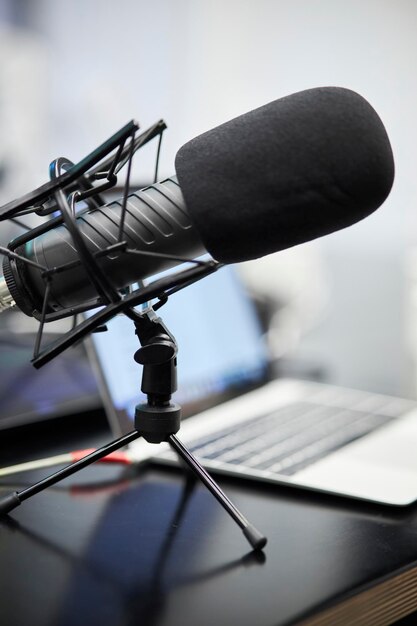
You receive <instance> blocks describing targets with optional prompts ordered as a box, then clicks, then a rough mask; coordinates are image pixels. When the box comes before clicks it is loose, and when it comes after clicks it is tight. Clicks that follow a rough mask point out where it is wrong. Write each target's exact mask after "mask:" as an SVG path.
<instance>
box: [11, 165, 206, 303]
mask: <svg viewBox="0 0 417 626" xmlns="http://www.w3.org/2000/svg"><path fill="white" fill-rule="evenodd" d="M122 204H123V200H122V199H119V200H116V201H113V202H110V203H109V204H106V205H104V206H102V207H100V208H98V209H90V210H84V211H80V213H79V214H78V216H77V219H76V221H77V228H78V230H79V232H80V234H81V236H82V237H83V240H84V242H85V244H86V246H87V248H88V250H89V251H90V252H91V253H92V254H95V253H97V252H100V251H102V250H105V249H106V248H107V247H108V246H111V245H113V244H115V243H117V242H118V237H119V228H120V221H121V215H122ZM123 239H124V240H125V241H126V243H127V245H128V248H130V249H132V250H136V251H143V252H146V251H148V252H157V253H158V254H161V255H163V254H166V255H173V256H183V257H187V258H192V259H193V258H196V257H198V256H201V255H202V254H204V253H205V252H206V250H205V248H204V245H203V243H202V242H201V239H200V237H199V235H198V233H197V231H196V229H195V227H194V226H193V224H192V222H191V220H190V217H189V215H188V212H187V209H186V207H185V203H184V198H183V194H182V192H181V189H180V186H179V184H178V182H177V179H176V177H175V176H173V177H171V178H168V179H166V180H164V181H162V182H160V183H157V184H154V185H151V186H149V187H145V188H143V189H141V190H140V191H138V192H135V193H132V194H130V195H129V196H128V198H127V205H126V215H125V222H124V229H123ZM15 252H16V253H17V254H19V255H21V256H23V257H25V258H26V259H28V260H30V261H34V262H36V263H38V264H40V265H42V266H43V267H46V268H49V269H51V268H54V267H57V266H59V265H62V264H63V263H74V262H76V261H77V260H78V252H77V250H76V248H75V246H74V243H73V241H72V237H71V234H70V233H69V231H68V229H67V227H66V226H65V225H64V224H61V225H59V226H57V227H55V228H54V229H52V230H49V231H47V232H46V233H44V234H42V235H39V236H38V237H36V238H35V239H33V240H31V241H29V242H28V243H27V244H25V245H24V246H20V247H18V248H16V250H15ZM99 264H100V267H101V269H102V270H103V271H104V273H105V274H106V276H107V277H108V278H109V279H110V281H111V282H112V284H113V285H114V286H115V287H116V288H117V289H123V288H125V287H127V286H128V285H132V284H133V283H136V282H138V281H140V280H143V279H145V278H147V277H149V276H151V275H153V274H157V273H159V272H162V271H164V270H166V269H169V268H171V267H173V266H175V265H177V264H178V261H175V260H171V259H167V258H163V257H158V256H151V255H150V256H146V255H134V254H132V255H126V254H123V252H120V251H115V252H113V253H109V254H108V255H105V256H103V257H101V258H100V259H99ZM3 272H4V278H5V281H6V284H7V289H8V291H9V293H10V295H11V297H12V298H13V300H14V301H15V303H16V304H17V306H18V307H19V308H20V309H21V310H22V311H23V312H24V313H26V314H27V315H32V312H33V311H40V310H41V309H42V303H43V298H44V294H45V280H44V278H43V277H42V272H41V271H40V270H39V269H38V268H36V267H34V266H32V265H28V264H26V263H24V262H22V261H19V260H15V259H12V260H11V259H9V258H8V257H6V258H5V259H4V263H3ZM48 302H49V309H48V311H47V313H49V312H54V311H59V310H60V309H65V308H70V307H73V306H76V305H79V304H83V305H84V304H85V305H86V306H88V305H91V307H93V306H96V305H97V304H99V301H98V296H97V292H96V291H95V289H94V287H93V285H92V284H91V282H90V281H89V279H88V277H87V274H86V271H85V269H84V267H83V265H82V264H78V265H76V267H74V268H72V269H67V270H65V273H64V274H57V275H53V276H52V280H51V287H50V295H49V299H48Z"/></svg>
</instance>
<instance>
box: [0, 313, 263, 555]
mask: <svg viewBox="0 0 417 626" xmlns="http://www.w3.org/2000/svg"><path fill="white" fill-rule="evenodd" d="M134 324H135V327H136V335H137V336H138V339H139V341H140V344H141V347H140V348H139V350H138V351H137V352H136V354H135V355H134V358H135V361H136V362H137V363H140V364H141V365H143V374H142V386H141V389H142V391H143V392H144V393H145V394H146V396H147V402H146V403H144V404H140V405H138V406H137V407H136V411H135V429H134V430H133V431H131V432H130V433H128V434H126V435H123V436H122V437H120V438H118V439H116V440H115V441H112V442H111V443H108V444H106V445H104V446H103V447H101V448H99V449H97V450H95V451H94V452H92V453H91V454H88V455H86V456H85V457H84V458H82V459H81V460H79V461H76V462H74V463H72V464H71V465H68V466H67V467H65V468H63V469H62V470H59V471H57V472H55V473H54V474H52V475H50V476H48V477H47V478H44V479H43V480H41V481H39V482H37V483H35V484H34V485H32V486H30V487H27V488H26V489H23V490H22V491H19V492H18V491H15V492H12V493H10V494H7V495H6V496H4V497H3V498H0V516H1V515H5V514H7V513H9V512H10V511H12V510H13V509H15V508H16V507H17V506H19V505H20V504H21V503H22V502H23V501H24V500H27V499H28V498H30V497H32V496H34V495H35V494H37V493H39V492H40V491H43V490H44V489H46V488H48V487H50V486H51V485H54V484H55V483H57V482H58V481H60V480H63V479H64V478H67V477H68V476H71V475H72V474H74V473H75V472H78V471H79V470H81V469H83V468H84V467H87V466H88V465H90V464H91V463H94V461H97V460H98V459H101V458H102V457H104V456H107V455H108V454H110V453H111V452H114V451H115V450H118V449H119V448H122V447H124V446H126V445H127V444H129V443H131V442H132V441H134V440H135V439H138V438H139V437H143V438H144V439H145V440H146V441H148V442H149V443H151V444H159V443H162V442H164V441H166V442H168V443H169V445H170V446H171V448H172V449H173V450H174V451H175V452H176V453H177V455H178V456H179V457H180V459H181V460H182V461H183V462H184V463H185V464H186V465H187V467H188V468H189V469H190V470H191V471H192V472H193V473H194V474H195V476H196V477H197V478H199V479H200V480H201V482H202V483H203V484H204V485H205V486H206V487H207V489H208V490H209V491H210V492H211V493H212V494H213V496H214V497H215V498H216V499H217V500H218V502H219V503H220V504H221V505H222V506H223V508H224V509H225V510H226V511H227V513H228V514H229V515H230V516H231V517H232V519H233V520H234V521H235V522H236V523H237V525H238V526H239V527H240V528H241V530H242V532H243V534H244V536H245V537H246V539H247V540H248V542H249V543H250V545H251V546H252V548H253V549H254V550H262V548H263V547H264V546H265V545H266V542H267V539H266V537H265V536H264V535H263V534H262V533H261V532H260V531H259V530H257V529H256V528H255V527H254V526H253V525H252V524H251V523H250V522H249V521H248V520H247V519H246V518H245V517H244V515H242V513H241V512H240V511H239V510H238V509H237V508H236V506H235V505H234V504H233V503H232V502H231V501H230V500H229V498H228V497H227V496H226V495H225V493H224V492H223V491H222V490H221V488H220V487H219V485H218V484H217V483H216V482H215V480H214V479H213V478H212V477H211V476H210V474H209V473H208V472H207V471H206V470H205V469H204V467H203V466H202V465H201V464H200V462H199V461H198V460H197V459H196V458H195V456H194V455H193V454H192V453H191V452H190V451H189V450H188V449H187V448H186V446H184V444H183V443H182V442H181V441H180V440H179V439H178V437H177V436H176V433H177V432H178V431H179V429H180V421H181V407H180V406H179V405H178V404H176V403H174V402H171V397H172V394H173V393H174V392H175V391H176V389H177V358H176V356H177V351H178V347H177V343H176V341H175V338H174V337H173V336H172V334H171V333H170V332H169V331H168V329H167V328H166V326H165V324H164V323H163V322H162V320H161V319H160V318H159V317H157V316H156V314H155V312H154V311H153V309H152V308H150V309H148V310H147V311H146V313H144V314H143V315H136V316H135V319H134Z"/></svg>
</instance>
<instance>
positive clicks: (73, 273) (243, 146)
mask: <svg viewBox="0 0 417 626" xmlns="http://www.w3.org/2000/svg"><path fill="white" fill-rule="evenodd" d="M175 169H176V174H177V177H178V180H177V179H176V178H175V177H172V178H169V179H167V180H165V181H163V182H162V183H158V184H155V185H152V186H150V187H147V188H145V189H143V190H141V191H139V192H137V193H134V194H131V195H130V196H129V197H128V203H127V214H126V222H125V226H124V233H123V237H124V239H125V240H126V241H127V244H128V248H129V249H133V250H136V251H138V252H140V251H148V252H156V253H162V254H171V255H173V256H178V257H188V258H191V259H192V258H196V257H198V256H200V255H202V254H204V253H205V252H209V253H210V254H211V256H212V257H213V258H214V259H216V260H217V261H220V262H222V263H235V262H240V261H246V260H250V259H255V258H258V257H261V256H264V255H266V254H270V253H272V252H276V251H279V250H283V249H285V248H289V247H291V246H295V245H298V244H300V243H303V242H305V241H309V240H311V239H315V238H316V237H320V236H322V235H326V234H328V233H331V232H333V231H336V230H339V229H341V228H345V227H346V226H350V225H351V224H353V223H355V222H357V221H359V220H361V219H363V218H364V217H366V216H367V215H369V214H370V213H372V212H373V211H374V210H375V209H376V208H378V207H379V206H380V205H381V204H382V203H383V202H384V200H385V199H386V197H387V196H388V194H389V192H390V189H391V186H392V183H393V179H394V161H393V155H392V150H391V146H390V143H389V139H388V136H387V133H386V131H385V128H384V126H383V124H382V122H381V120H380V118H379V117H378V115H377V113H376V112H375V110H374V109H373V108H372V107H371V105H370V104H369V103H368V102H367V101H366V100H365V99H364V98H362V97H361V96H360V95H358V94H357V93H355V92H353V91H350V90H348V89H343V88H339V87H320V88H316V89H309V90H306V91H302V92H299V93H296V94H293V95H291V96H287V97H285V98H281V99H279V100H276V101H274V102H271V103H269V104H267V105H265V106H263V107H260V108H258V109H255V110H254V111H251V112H249V113H247V114H245V115H241V116H240V117H237V118H235V119H233V120H231V121H229V122H227V123H226V124H222V125H221V126H219V127H217V128H215V129H213V130H211V131H208V132H207V133H204V134H202V135H200V136H199V137H196V138H195V139H193V140H191V141H189V142H188V143H187V144H185V145H184V146H183V147H182V148H180V150H179V151H178V153H177V156H176V161H175ZM121 212H122V202H121V201H117V202H111V203H109V204H107V205H105V206H103V207H101V208H99V209H90V210H86V211H82V212H80V213H79V214H78V216H77V225H78V228H79V231H80V233H81V236H82V238H83V240H84V242H85V244H86V246H87V247H88V248H89V250H90V251H91V252H92V253H93V254H94V253H97V252H99V253H100V252H101V251H104V250H105V249H106V248H107V247H108V246H109V245H112V244H114V243H117V241H118V240H119V228H120V218H121ZM16 252H17V253H18V254H19V255H22V256H23V257H26V258H27V259H29V260H33V261H35V262H37V263H39V264H40V265H42V266H43V267H46V268H48V269H52V268H54V267H56V266H59V265H62V264H63V263H72V262H74V263H75V265H76V266H75V267H73V268H71V269H66V270H65V272H61V273H57V274H53V275H52V277H51V284H50V297H49V298H48V306H49V309H48V311H46V312H59V311H60V310H63V309H66V308H70V307H72V306H76V305H83V306H84V305H85V306H86V308H88V307H90V308H93V307H94V306H95V305H97V304H100V301H99V298H98V294H97V293H96V291H95V288H94V287H93V286H92V284H91V283H90V281H89V279H88V276H87V273H86V271H85V270H84V268H83V267H82V265H81V264H80V263H78V265H77V260H78V254H77V251H76V249H75V247H74V245H73V242H72V239H71V236H70V233H69V232H68V230H67V228H66V226H65V225H60V226H57V227H55V228H54V229H52V230H50V231H48V232H47V233H44V234H42V235H39V236H38V237H35V238H34V239H33V240H32V241H30V242H29V243H27V244H25V245H24V246H22V249H16ZM97 262H98V263H99V265H100V268H101V270H102V271H103V272H104V273H105V274H106V276H107V277H108V278H109V280H110V281H111V283H112V284H113V286H114V287H116V288H117V289H122V288H124V287H126V286H128V285H130V284H134V283H136V282H138V281H140V280H142V279H144V278H146V277H148V276H150V275H152V274H156V273H158V272H160V271H162V270H164V269H167V268H169V267H172V266H174V265H176V264H178V263H179V262H180V261H178V260H170V261H169V260H167V259H161V258H158V257H157V255H156V256H155V257H151V256H148V257H147V256H140V255H133V254H123V253H122V252H109V253H108V254H103V255H100V256H99V257H98V258H97ZM4 278H5V281H6V284H7V289H6V288H5V286H4V283H3V286H2V285H1V284H0V301H1V300H2V299H3V300H5V299H7V297H10V295H11V296H12V297H13V299H14V300H15V302H16V303H17V305H18V307H19V308H20V309H21V310H22V311H24V312H25V313H27V314H28V315H32V313H33V312H34V311H39V310H40V309H41V307H42V302H43V300H44V295H45V289H46V281H45V279H44V277H43V275H42V271H41V270H39V269H38V268H34V267H29V266H28V265H27V264H25V263H23V262H22V261H19V260H16V259H12V260H10V259H8V258H6V259H5V261H4Z"/></svg>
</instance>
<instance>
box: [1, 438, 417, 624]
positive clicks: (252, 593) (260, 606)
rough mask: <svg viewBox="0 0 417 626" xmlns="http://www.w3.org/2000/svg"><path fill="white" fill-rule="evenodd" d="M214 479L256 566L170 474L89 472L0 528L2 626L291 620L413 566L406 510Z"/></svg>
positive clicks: (415, 552)
mask: <svg viewBox="0 0 417 626" xmlns="http://www.w3.org/2000/svg"><path fill="white" fill-rule="evenodd" d="M57 436H58V435H57ZM43 475H45V472H36V473H33V474H31V476H30V478H31V479H34V478H40V477H41V476H43ZM26 480H29V477H28V476H27V475H19V476H18V477H16V478H15V479H14V480H12V479H11V478H9V479H8V480H6V479H4V478H3V479H2V481H1V483H0V485H1V486H0V493H4V492H5V491H6V484H7V485H9V487H10V488H17V489H18V488H19V487H21V486H23V484H24V485H26ZM23 481H25V482H23ZM220 483H221V484H222V486H223V487H224V489H225V490H226V492H227V494H228V495H229V497H230V498H231V499H232V500H233V501H234V503H235V504H236V505H237V506H239V507H240V508H241V510H242V512H243V513H244V514H245V515H246V516H247V517H248V518H249V519H250V520H251V521H252V522H253V523H254V524H255V525H256V526H258V527H259V528H260V529H261V530H262V531H263V532H265V534H266V535H267V536H268V538H269V543H268V545H267V547H266V549H265V553H264V556H263V557H262V556H261V557H259V556H258V557H256V556H255V555H254V554H250V553H249V547H248V544H247V543H246V540H245V539H244V537H243V535H242V533H241V531H240V530H239V528H238V527H237V526H236V525H235V524H234V523H233V521H232V520H231V519H230V518H229V517H228V515H227V514H226V512H225V511H224V510H223V509H222V508H221V507H220V505H219V504H218V503H217V501H216V500H215V499H214V498H213V496H212V495H211V494H210V493H209V492H208V491H206V489H205V488H204V487H203V486H200V485H199V484H198V485H196V486H195V487H194V489H193V490H192V491H191V492H190V493H188V494H187V482H186V480H185V479H184V477H183V475H182V474H181V473H180V472H179V471H176V470H168V469H166V470H165V469H162V468H161V469H159V468H156V467H148V468H146V469H142V470H140V469H135V468H120V467H109V466H105V465H97V466H94V467H91V468H88V469H86V470H84V471H83V472H82V473H80V474H78V475H77V476H75V477H73V478H72V479H69V480H67V481H65V482H64V483H61V485H59V486H55V487H54V488H51V489H49V490H48V491H46V492H43V493H40V494H38V495H37V496H35V497H34V498H32V499H31V500H27V501H26V502H24V503H23V504H22V506H21V507H19V508H18V509H16V510H15V511H14V512H13V514H12V515H11V516H10V518H9V519H8V520H7V521H4V520H3V521H1V522H0V624H1V626H21V625H22V626H75V625H77V626H78V625H83V626H95V625H100V626H125V625H126V626H128V625H136V624H140V625H160V626H168V625H170V626H173V625H175V626H177V625H178V626H191V625H193V626H194V625H199V626H213V625H216V626H226V625H227V626H234V625H235V624H236V625H237V624H240V625H242V626H272V625H276V624H289V623H292V622H293V621H298V619H300V618H301V617H303V616H305V615H308V614H311V613H314V612H315V611H318V610H319V609H320V608H321V607H322V606H325V605H327V604H328V603H333V602H334V601H335V600H337V599H338V598H340V597H342V596H344V594H346V593H348V592H349V591H351V590H355V591H356V590H358V589H360V588H362V586H363V585H366V584H367V583H369V581H375V580H379V579H380V578H381V577H384V576H385V575H387V574H389V573H390V572H392V571H394V570H397V569H399V568H402V567H404V566H409V565H412V564H413V562H415V561H417V508H415V507H413V508H411V509H407V510H404V511H397V512H395V511H390V510H386V509H383V508H378V507H372V506H368V505H365V504H360V503H356V504H353V503H349V502H347V501H344V500H336V499H333V498H327V497H320V496H317V495H314V494H306V493H303V492H301V491H292V490H288V489H279V488H272V487H266V486H260V485H256V484H253V483H245V482H238V481H232V480H225V479H221V480H220ZM8 490H9V488H7V491H8Z"/></svg>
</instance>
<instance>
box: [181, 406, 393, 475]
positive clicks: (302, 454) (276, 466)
mask: <svg viewBox="0 0 417 626" xmlns="http://www.w3.org/2000/svg"><path fill="white" fill-rule="evenodd" d="M398 409H400V407H398ZM397 413H398V414H400V413H402V411H401V410H398V411H397V410H390V411H386V410H381V411H364V410H358V409H355V408H346V407H340V406H334V405H331V406H326V405H324V404H319V403H314V402H310V401H300V402H294V403H293V404H289V405H285V406H282V407H280V408H279V409H277V410H275V411H274V412H272V413H269V414H267V415H263V416H261V417H256V419H251V420H247V421H245V422H244V423H242V424H240V425H239V426H236V425H235V426H233V427H231V428H225V429H223V430H221V431H217V432H216V433H215V434H211V435H209V436H207V437H204V438H202V439H199V440H197V441H194V442H192V444H191V445H190V446H189V447H190V449H191V451H192V452H193V453H194V454H195V455H196V456H197V457H198V458H199V459H200V460H201V461H202V462H203V464H204V461H209V462H214V463H215V464H216V465H217V466H219V467H221V466H224V467H227V466H229V467H231V466H233V470H234V471H237V470H241V471H242V473H245V472H247V471H249V472H250V473H253V472H255V473H256V472H259V473H262V474H269V475H275V474H276V475H281V476H291V475H293V474H295V473H296V472H298V471H299V470H301V469H303V468H305V467H307V466H308V465H310V464H311V463H314V462H315V461H318V460H319V459H321V458H323V457H324V456H327V455H328V454H329V453H331V452H334V451H335V450H337V449H339V448H341V447H343V446H345V445H346V444H348V443H350V442H352V441H355V440H357V439H359V438H360V437H363V436H364V435H367V434H368V433H371V432H372V431H374V430H376V429H377V428H380V427H382V426H384V425H385V424H387V423H389V422H390V421H392V420H393V419H395V418H396V417H397V416H398V415H397Z"/></svg>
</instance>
